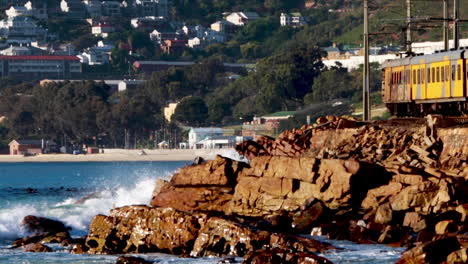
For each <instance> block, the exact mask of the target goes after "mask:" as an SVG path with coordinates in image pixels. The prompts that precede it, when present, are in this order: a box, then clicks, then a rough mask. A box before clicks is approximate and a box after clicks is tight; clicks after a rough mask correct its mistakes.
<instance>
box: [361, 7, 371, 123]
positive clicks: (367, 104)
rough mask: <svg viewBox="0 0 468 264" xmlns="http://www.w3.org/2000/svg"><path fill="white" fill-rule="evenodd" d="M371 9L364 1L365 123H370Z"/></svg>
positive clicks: (363, 90)
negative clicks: (369, 12)
mask: <svg viewBox="0 0 468 264" xmlns="http://www.w3.org/2000/svg"><path fill="white" fill-rule="evenodd" d="M368 11H369V7H368V0H364V71H363V78H362V79H363V85H362V107H363V115H362V119H363V121H370V116H371V110H370V95H369V94H370V89H369V86H370V85H369V83H370V82H369V80H370V67H369V14H368Z"/></svg>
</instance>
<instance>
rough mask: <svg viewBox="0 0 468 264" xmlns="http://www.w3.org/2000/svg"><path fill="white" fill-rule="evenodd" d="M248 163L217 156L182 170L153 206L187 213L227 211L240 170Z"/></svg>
mask: <svg viewBox="0 0 468 264" xmlns="http://www.w3.org/2000/svg"><path fill="white" fill-rule="evenodd" d="M245 166H246V164H244V163H240V162H237V161H233V160H231V159H228V158H224V157H220V156H218V157H217V158H216V159H215V160H211V161H207V162H205V163H202V164H200V165H192V166H189V167H185V168H182V169H181V170H180V171H179V172H178V173H176V174H175V175H174V176H173V178H172V180H171V181H170V182H169V183H168V184H165V185H164V186H162V187H161V189H160V190H159V192H158V193H155V196H154V197H153V199H152V201H151V205H153V206H160V207H168V208H174V209H177V210H180V211H185V212H196V211H198V212H200V211H201V212H203V211H216V212H224V211H225V210H226V206H227V204H228V203H229V201H230V200H231V199H232V194H233V191H234V187H235V185H236V182H237V177H238V174H239V171H241V170H242V168H243V167H245Z"/></svg>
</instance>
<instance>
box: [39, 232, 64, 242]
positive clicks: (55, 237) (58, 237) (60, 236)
mask: <svg viewBox="0 0 468 264" xmlns="http://www.w3.org/2000/svg"><path fill="white" fill-rule="evenodd" d="M69 239H71V237H70V233H68V232H60V233H56V234H52V235H47V236H45V237H44V238H43V239H42V240H41V243H62V242H64V241H68V240H69Z"/></svg>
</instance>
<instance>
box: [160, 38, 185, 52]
mask: <svg viewBox="0 0 468 264" xmlns="http://www.w3.org/2000/svg"><path fill="white" fill-rule="evenodd" d="M187 43H188V42H187V40H185V39H180V40H179V39H175V40H171V39H167V40H165V41H164V42H163V43H161V51H162V53H165V54H175V55H181V54H182V53H183V52H184V50H185V49H187Z"/></svg>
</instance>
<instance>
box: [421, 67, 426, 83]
mask: <svg viewBox="0 0 468 264" xmlns="http://www.w3.org/2000/svg"><path fill="white" fill-rule="evenodd" d="M424 74H425V71H424V69H421V83H425V82H426V76H424Z"/></svg>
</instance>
